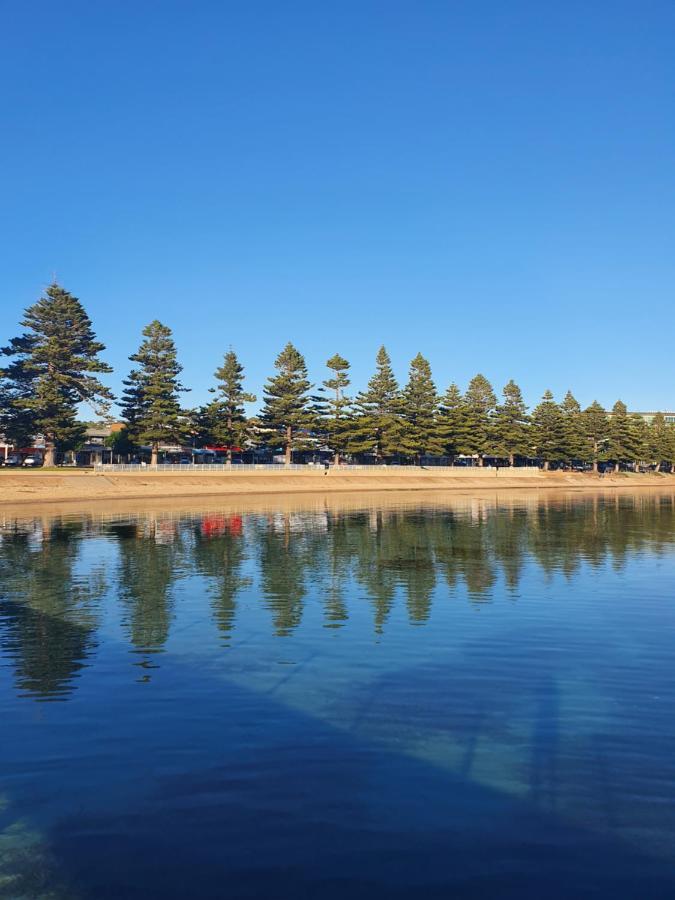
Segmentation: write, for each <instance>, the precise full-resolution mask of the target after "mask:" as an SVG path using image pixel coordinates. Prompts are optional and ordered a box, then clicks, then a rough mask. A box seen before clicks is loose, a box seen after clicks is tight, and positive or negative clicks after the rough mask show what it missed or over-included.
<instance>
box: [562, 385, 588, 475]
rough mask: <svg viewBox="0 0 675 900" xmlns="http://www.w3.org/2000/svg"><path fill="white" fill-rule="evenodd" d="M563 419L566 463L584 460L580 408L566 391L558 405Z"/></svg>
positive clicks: (563, 448)
mask: <svg viewBox="0 0 675 900" xmlns="http://www.w3.org/2000/svg"><path fill="white" fill-rule="evenodd" d="M560 412H561V413H562V417H563V446H562V450H563V456H564V458H565V459H566V460H567V461H568V462H572V460H575V459H583V458H584V437H583V434H582V420H581V406H579V403H578V401H577V399H576V398H575V397H574V395H573V394H572V391H568V392H567V393H566V394H565V398H564V400H563V402H562V403H561V404H560Z"/></svg>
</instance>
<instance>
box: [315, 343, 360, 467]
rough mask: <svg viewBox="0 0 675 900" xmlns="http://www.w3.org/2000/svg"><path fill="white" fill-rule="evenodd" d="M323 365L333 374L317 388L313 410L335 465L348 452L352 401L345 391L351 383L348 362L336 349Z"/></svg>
mask: <svg viewBox="0 0 675 900" xmlns="http://www.w3.org/2000/svg"><path fill="white" fill-rule="evenodd" d="M326 367H327V368H328V369H330V371H331V372H332V375H331V376H330V377H329V378H326V380H325V381H324V382H323V383H322V386H321V387H320V388H319V390H320V391H321V392H322V396H321V397H316V398H315V400H316V411H317V414H318V416H319V420H320V425H321V428H322V430H323V431H324V433H325V435H326V439H327V441H328V446H329V447H330V448H331V450H332V451H333V455H334V462H335V465H336V466H337V465H339V464H340V459H341V457H342V455H343V454H344V453H346V452H347V449H348V447H349V440H350V424H351V420H350V416H349V410H350V407H351V402H352V401H351V399H350V398H349V397H348V396H347V394H346V391H347V388H348V387H349V384H350V379H349V363H348V362H347V360H346V359H345V358H344V357H343V356H340V354H339V353H334V354H333V356H331V358H330V359H329V360H327V361H326ZM326 395H327V396H326Z"/></svg>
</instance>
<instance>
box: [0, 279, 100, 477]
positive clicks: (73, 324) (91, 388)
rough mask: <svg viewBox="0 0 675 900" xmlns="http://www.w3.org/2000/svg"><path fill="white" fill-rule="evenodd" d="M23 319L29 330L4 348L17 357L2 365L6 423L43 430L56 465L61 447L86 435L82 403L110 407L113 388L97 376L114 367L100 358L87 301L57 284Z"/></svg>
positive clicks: (13, 427)
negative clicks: (80, 419) (80, 418)
mask: <svg viewBox="0 0 675 900" xmlns="http://www.w3.org/2000/svg"><path fill="white" fill-rule="evenodd" d="M21 325H22V326H23V327H24V328H26V329H27V331H25V332H24V334H22V335H21V336H20V337H16V338H13V339H12V340H11V341H10V343H9V346H7V347H4V348H3V350H2V353H3V354H4V355H6V356H9V357H12V358H13V361H12V362H11V363H10V364H9V365H8V366H7V368H6V369H4V371H3V376H4V379H5V382H6V386H7V392H6V397H7V400H8V401H9V405H8V407H7V408H6V410H5V414H4V416H3V418H4V419H5V423H4V427H5V428H6V429H7V430H8V431H9V432H10V433H12V431H15V432H17V433H21V434H23V435H25V434H26V432H27V431H28V430H30V431H31V432H32V434H33V435H35V434H37V433H40V434H42V435H43V436H44V439H45V459H44V462H45V465H46V466H52V465H54V462H55V453H56V450H57V449H58V450H66V449H72V448H74V447H76V446H77V445H78V444H79V443H80V442H81V441H82V439H83V437H84V426H83V425H82V424H81V423H79V422H78V421H77V407H78V405H79V404H80V403H87V404H89V405H90V406H91V407H92V408H93V409H94V411H95V412H96V413H97V415H103V414H104V413H106V412H107V411H108V408H109V401H110V400H112V393H111V392H110V390H109V389H108V388H107V387H105V386H104V385H103V384H101V382H100V381H99V380H98V378H97V377H96V376H97V375H99V374H103V373H107V372H111V371H112V369H111V368H110V366H109V365H107V364H106V363H104V362H103V361H102V360H101V359H100V358H99V353H101V351H102V350H105V347H104V345H103V344H101V343H100V342H99V341H97V340H96V335H95V334H94V330H93V327H92V323H91V319H90V318H89V316H88V315H87V313H86V312H85V309H84V307H83V306H82V304H81V303H80V301H79V300H78V299H77V297H74V296H73V295H72V294H70V293H69V292H68V291H66V290H64V289H63V288H62V287H60V286H59V285H58V284H51V285H50V286H49V287H48V288H47V290H46V291H45V294H44V296H43V297H41V298H40V299H39V300H38V301H37V303H34V304H33V305H32V306H29V307H28V309H26V311H25V313H24V318H23V320H22V322H21Z"/></svg>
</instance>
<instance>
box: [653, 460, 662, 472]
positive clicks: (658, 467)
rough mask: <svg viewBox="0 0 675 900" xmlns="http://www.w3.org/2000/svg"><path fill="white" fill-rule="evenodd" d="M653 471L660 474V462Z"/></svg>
mask: <svg viewBox="0 0 675 900" xmlns="http://www.w3.org/2000/svg"><path fill="white" fill-rule="evenodd" d="M654 471H655V472H660V471H661V463H660V462H657V464H656V468H655V469H654Z"/></svg>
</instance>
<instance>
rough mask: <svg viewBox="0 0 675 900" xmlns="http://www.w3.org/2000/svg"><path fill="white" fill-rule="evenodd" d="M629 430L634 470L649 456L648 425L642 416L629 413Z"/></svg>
mask: <svg viewBox="0 0 675 900" xmlns="http://www.w3.org/2000/svg"><path fill="white" fill-rule="evenodd" d="M628 427H629V430H630V446H631V458H632V459H633V461H634V464H635V471H637V470H638V466H639V464H640V463H641V462H644V460H646V459H647V457H648V456H649V427H648V425H647V423H646V422H645V420H644V419H643V418H642V416H640V415H638V413H631V414H630V415H629V416H628Z"/></svg>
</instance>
